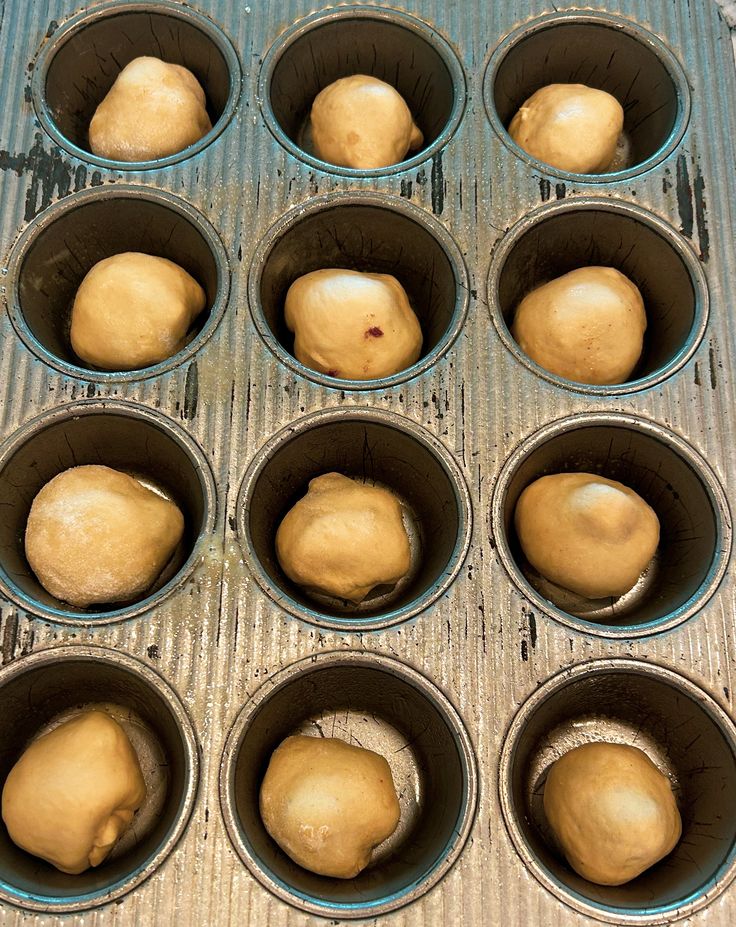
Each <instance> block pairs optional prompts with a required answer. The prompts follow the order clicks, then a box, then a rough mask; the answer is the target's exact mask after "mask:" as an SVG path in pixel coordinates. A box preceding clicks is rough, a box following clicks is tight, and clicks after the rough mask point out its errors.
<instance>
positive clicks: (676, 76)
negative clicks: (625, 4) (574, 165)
mask: <svg viewBox="0 0 736 927" xmlns="http://www.w3.org/2000/svg"><path fill="white" fill-rule="evenodd" d="M556 83H561V84H568V83H579V84H586V85H587V86H589V87H594V88H596V89H598V90H605V91H607V92H608V93H610V94H612V95H613V96H615V97H616V98H617V99H618V101H619V103H620V104H621V105H622V107H623V110H624V132H623V134H624V137H625V140H626V143H627V147H628V149H629V151H630V154H629V157H628V159H627V161H628V163H624V164H623V166H621V167H620V168H616V169H613V170H610V171H609V172H607V173H593V174H580V173H573V172H570V171H563V170H561V169H559V168H556V167H554V166H552V165H551V164H547V163H546V162H544V161H540V160H539V159H537V158H535V157H533V156H532V155H529V154H528V153H527V152H526V151H524V149H523V148H521V147H520V146H519V145H517V144H516V142H514V141H513V139H512V138H511V136H510V135H509V133H508V126H509V124H510V122H511V120H512V119H513V117H514V115H515V114H516V113H517V111H518V110H519V108H520V107H521V105H522V104H523V103H525V102H526V100H528V99H529V97H530V96H531V95H532V94H533V93H534V92H535V91H537V90H539V89H541V88H542V87H545V86H547V85H548V84H556ZM483 96H484V99H485V104H486V112H487V113H488V118H489V119H490V121H491V125H492V126H493V128H494V130H495V131H496V133H497V134H498V135H499V137H500V138H501V140H502V141H503V142H504V143H505V144H506V145H507V146H508V147H509V148H510V149H511V151H513V153H514V154H515V155H517V156H518V157H519V158H522V159H523V160H524V161H526V162H527V163H528V164H530V165H531V166H533V167H535V168H536V169H538V170H541V171H543V172H544V173H546V174H553V175H555V176H557V177H564V178H565V179H570V180H576V181H579V182H583V183H591V182H600V183H609V184H610V183H615V182H616V181H620V180H628V179H629V178H631V177H634V176H636V175H637V174H641V173H644V172H645V171H648V170H650V169H651V168H652V167H654V165H655V164H658V163H659V162H660V161H662V160H663V159H664V158H666V157H667V155H668V154H670V153H671V152H672V151H673V150H674V148H676V146H677V145H678V144H679V142H680V140H681V139H682V136H683V135H684V133H685V129H686V128H687V123H688V119H689V117H690V90H689V85H688V80H687V77H686V75H685V72H684V71H683V69H682V66H681V65H680V62H679V61H678V60H677V58H675V56H674V55H673V54H672V52H671V51H670V50H669V49H668V48H667V47H666V46H665V45H664V44H663V43H662V42H661V41H660V39H658V38H657V36H655V35H654V34H653V33H651V32H649V31H648V30H646V29H643V28H642V27H641V26H638V25H636V24H635V23H633V22H631V20H628V19H622V18H620V17H617V16H612V15H610V14H608V13H597V12H587V11H586V12H578V11H569V12H564V13H550V14H548V15H546V16H543V17H541V18H539V19H536V20H532V21H531V22H528V23H524V25H522V26H520V27H519V28H518V29H516V30H515V31H514V32H512V33H511V34H510V35H508V36H507V37H506V38H505V39H504V40H503V41H502V42H501V43H500V44H499V45H498V46H497V47H496V48H495V50H494V51H493V53H492V55H491V58H490V60H489V62H488V67H487V69H486V74H485V79H484V83H483Z"/></svg>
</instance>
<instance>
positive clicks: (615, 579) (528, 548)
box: [514, 473, 659, 599]
mask: <svg viewBox="0 0 736 927" xmlns="http://www.w3.org/2000/svg"><path fill="white" fill-rule="evenodd" d="M514 520H515V523H516V533H517V535H518V537H519V541H520V543H521V547H522V549H523V551H524V554H525V556H526V558H527V560H528V561H529V562H530V563H531V565H532V566H533V567H534V568H535V569H536V570H538V571H539V572H540V573H541V574H542V576H546V577H547V579H549V580H551V581H552V582H553V583H557V584H558V585H559V586H563V587H564V588H565V589H570V590H572V591H573V592H577V593H579V594H580V595H584V596H587V597H588V598H591V599H599V598H602V597H604V596H620V595H623V594H624V593H625V592H628V591H629V590H630V589H631V588H633V587H634V586H635V585H636V582H637V580H638V579H639V576H640V575H641V573H642V571H643V570H644V569H645V568H646V567H647V565H648V563H649V561H650V560H651V559H652V557H653V556H654V552H655V551H656V549H657V545H658V544H659V519H658V518H657V516H656V514H655V512H654V510H653V509H651V508H650V507H649V506H648V505H647V504H646V502H645V501H644V500H643V499H642V498H641V496H639V495H637V493H635V492H634V490H633V489H629V487H628V486H624V485H623V483H618V482H616V480H607V479H606V478H605V477H604V476H597V475H596V474H594V473H555V474H554V475H552V476H543V477H541V478H540V479H538V480H535V481H534V482H533V483H531V484H530V485H529V486H527V487H526V489H525V490H524V492H523V493H522V494H521V496H520V497H519V501H518V502H517V503H516V512H515V515H514Z"/></svg>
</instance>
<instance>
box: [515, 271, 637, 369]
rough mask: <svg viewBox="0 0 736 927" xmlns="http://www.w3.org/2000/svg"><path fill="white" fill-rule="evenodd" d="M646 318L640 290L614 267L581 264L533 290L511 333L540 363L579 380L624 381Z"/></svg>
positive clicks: (635, 352) (635, 360)
mask: <svg viewBox="0 0 736 927" xmlns="http://www.w3.org/2000/svg"><path fill="white" fill-rule="evenodd" d="M646 327H647V317H646V313H645V311H644V301H643V300H642V298H641V293H640V292H639V290H638V288H637V287H636V286H635V285H634V284H633V283H632V282H631V281H630V280H629V279H628V277H625V276H624V275H623V274H622V273H620V272H619V271H618V270H615V269H614V268H613V267H580V268H579V269H578V270H571V271H570V273H568V274H564V275H563V276H562V277H557V278H556V279H554V280H551V281H550V282H549V283H545V284H544V286H540V287H538V288H537V289H536V290H532V292H531V293H529V294H528V295H527V296H525V297H524V299H522V301H521V302H520V303H519V306H518V308H517V310H516V315H515V316H514V323H513V326H512V329H511V331H512V334H513V336H514V338H515V339H516V340H517V342H518V343H519V347H520V348H521V349H522V351H524V352H525V353H526V354H528V355H529V357H531V359H532V360H533V361H536V362H537V363H538V364H539V366H540V367H544V369H545V370H549V371H550V373H555V374H557V376H559V377H565V378H567V379H568V380H575V381H576V382H578V383H595V384H606V383H623V382H625V380H626V379H627V377H628V376H629V374H630V373H631V371H632V370H633V369H634V367H636V364H637V361H638V360H639V357H640V356H641V350H642V345H643V343H644V331H645V330H646Z"/></svg>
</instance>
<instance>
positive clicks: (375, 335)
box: [365, 325, 383, 338]
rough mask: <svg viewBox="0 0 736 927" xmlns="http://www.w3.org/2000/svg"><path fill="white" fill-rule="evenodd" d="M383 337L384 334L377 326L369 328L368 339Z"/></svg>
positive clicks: (366, 334)
mask: <svg viewBox="0 0 736 927" xmlns="http://www.w3.org/2000/svg"><path fill="white" fill-rule="evenodd" d="M382 335H383V332H382V331H381V329H380V328H379V327H378V326H377V325H374V326H373V328H369V329H368V331H367V332H366V333H365V337H366V338H369V337H373V338H380V337H381V336H382Z"/></svg>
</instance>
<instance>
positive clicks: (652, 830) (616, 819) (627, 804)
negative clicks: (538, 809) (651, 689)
mask: <svg viewBox="0 0 736 927" xmlns="http://www.w3.org/2000/svg"><path fill="white" fill-rule="evenodd" d="M544 812H545V814H546V816H547V820H548V821H549V824H550V826H551V828H552V830H553V831H554V834H555V836H556V837H557V839H558V841H559V843H560V846H561V847H562V849H563V851H564V853H565V856H566V857H567V861H568V862H569V863H570V865H571V866H572V868H573V869H574V870H575V871H576V872H577V873H578V874H579V875H581V876H582V877H583V878H584V879H589V880H590V881H591V882H596V883H598V884H599V885H623V883H624V882H628V881H630V880H631V879H634V878H636V876H638V875H639V874H640V873H642V872H644V870H645V869H648V868H649V867H650V866H653V865H654V864H655V863H656V862H658V861H659V860H660V859H662V858H663V857H665V856H667V854H668V853H670V852H671V851H672V850H673V849H674V847H675V845H676V844H677V841H678V840H679V839H680V834H681V833H682V823H681V821H680V812H679V811H678V810H677V804H676V802H675V797H674V795H673V794H672V788H671V786H670V781H669V779H668V778H667V776H665V775H663V774H662V773H661V772H660V771H659V770H658V769H657V767H656V766H655V765H654V763H652V761H651V760H650V759H649V757H648V756H647V755H646V753H643V752H642V751H641V750H639V749H637V748H636V747H628V746H624V745H622V744H608V743H589V744H584V745H583V746H582V747H576V748H575V749H574V750H570V751H569V752H568V753H566V754H565V755H564V756H563V757H561V758H560V759H559V760H557V762H555V763H554V764H553V765H552V767H551V769H550V771H549V775H548V776H547V782H546V783H545V787H544Z"/></svg>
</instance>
